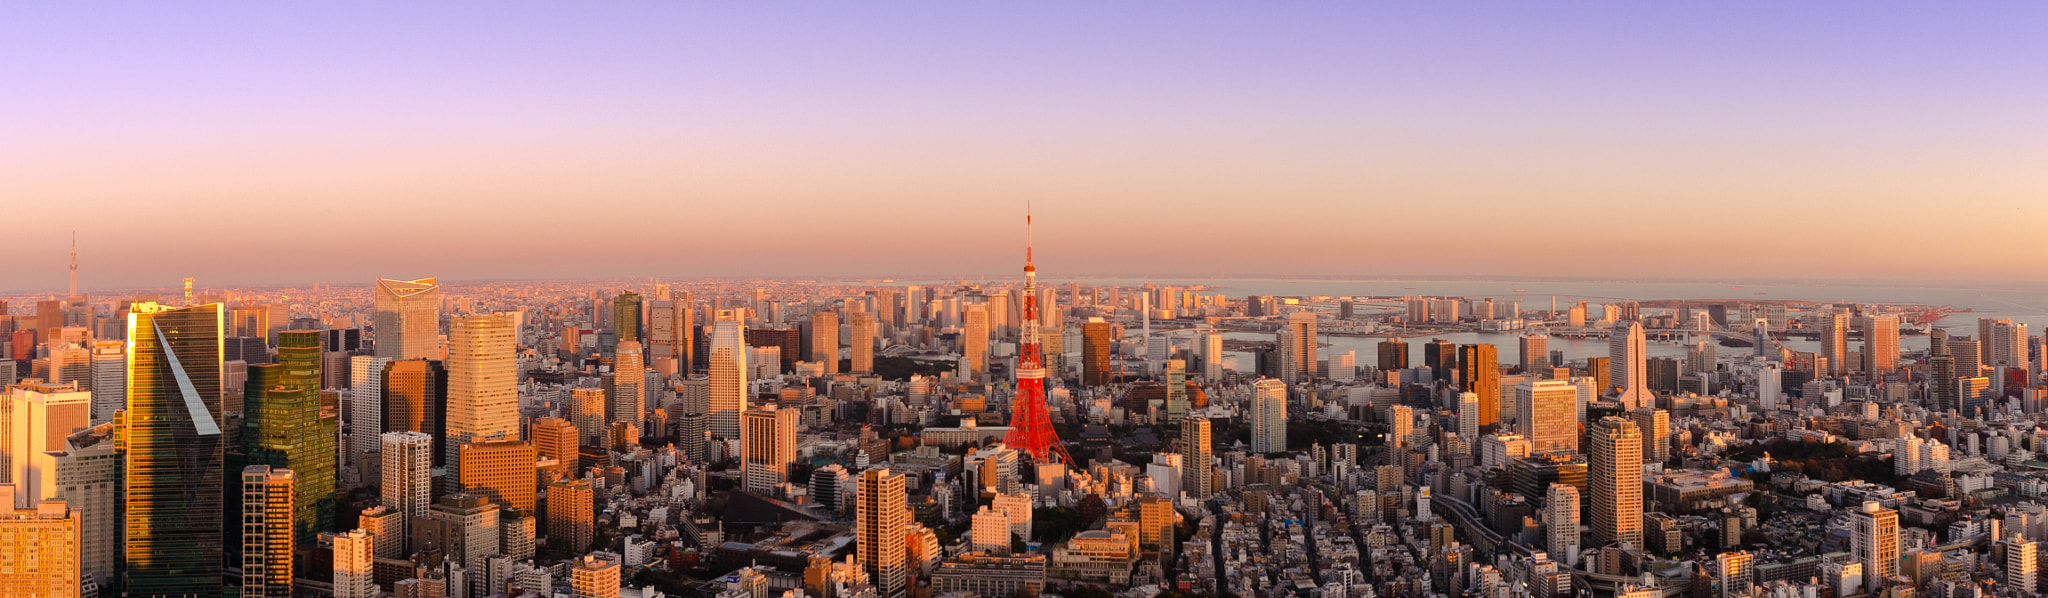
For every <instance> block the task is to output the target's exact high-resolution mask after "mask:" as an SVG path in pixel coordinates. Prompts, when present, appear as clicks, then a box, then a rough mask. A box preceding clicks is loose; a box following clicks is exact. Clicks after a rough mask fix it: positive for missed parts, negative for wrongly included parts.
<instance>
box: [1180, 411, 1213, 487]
mask: <svg viewBox="0 0 2048 598" xmlns="http://www.w3.org/2000/svg"><path fill="white" fill-rule="evenodd" d="M1212 446H1213V445H1212V444H1211V440H1210V437H1209V418H1206V417H1190V418H1187V419H1183V420H1181V422H1180V451H1181V476H1180V487H1181V490H1182V491H1184V492H1186V493H1187V495H1188V496H1189V497H1190V498H1195V499H1205V498H1208V497H1209V495H1210V494H1213V493H1215V486H1214V484H1213V483H1212V482H1211V473H1210V470H1209V468H1210V463H1211V460H1212V457H1211V456H1210V451H1211V450H1212V449H1211V447H1212Z"/></svg>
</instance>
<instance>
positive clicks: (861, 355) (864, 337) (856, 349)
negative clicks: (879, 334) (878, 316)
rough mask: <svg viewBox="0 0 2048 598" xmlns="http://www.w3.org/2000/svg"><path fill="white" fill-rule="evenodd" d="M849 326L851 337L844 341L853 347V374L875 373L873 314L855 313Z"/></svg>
mask: <svg viewBox="0 0 2048 598" xmlns="http://www.w3.org/2000/svg"><path fill="white" fill-rule="evenodd" d="M852 320H853V323H852V325H851V326H849V327H848V328H849V330H850V332H851V334H852V335H851V336H849V337H848V338H847V339H846V341H847V343H848V344H849V345H852V347H853V351H852V353H853V363H852V366H853V373H856V374H872V373H875V314H871V313H868V312H865V311H856V312H853V315H852Z"/></svg>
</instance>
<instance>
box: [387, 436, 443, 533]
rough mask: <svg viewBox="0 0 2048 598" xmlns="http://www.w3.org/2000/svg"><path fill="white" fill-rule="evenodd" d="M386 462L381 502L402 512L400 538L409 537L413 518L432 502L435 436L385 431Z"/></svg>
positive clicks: (421, 513)
mask: <svg viewBox="0 0 2048 598" xmlns="http://www.w3.org/2000/svg"><path fill="white" fill-rule="evenodd" d="M379 450H381V451H383V458H384V462H383V463H382V467H381V471H382V472H383V478H384V479H383V484H382V485H381V486H380V487H379V489H380V490H381V491H382V495H381V496H380V499H381V503H382V504H383V505H384V506H386V507H390V508H391V510H393V511H397V512H398V513H399V515H400V517H399V525H400V526H401V527H402V528H403V529H402V530H401V534H400V535H401V537H409V536H410V532H411V530H412V519H413V518H415V517H420V516H423V515H426V514H427V507H428V506H431V505H432V504H433V488H432V487H431V486H429V484H430V483H432V479H431V478H429V477H428V472H429V471H430V470H432V469H433V467H434V455H433V453H434V437H432V436H428V435H426V434H424V433H420V432H385V433H384V436H383V438H382V443H381V444H380V449H379Z"/></svg>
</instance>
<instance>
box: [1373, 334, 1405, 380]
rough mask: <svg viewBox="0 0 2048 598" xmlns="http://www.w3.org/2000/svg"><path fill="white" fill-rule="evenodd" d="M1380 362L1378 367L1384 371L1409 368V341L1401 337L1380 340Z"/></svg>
mask: <svg viewBox="0 0 2048 598" xmlns="http://www.w3.org/2000/svg"><path fill="white" fill-rule="evenodd" d="M1379 350H1380V355H1379V357H1380V358H1379V362H1378V363H1377V364H1375V367H1376V369H1378V370H1379V371H1382V372H1391V371H1395V370H1405V369H1408V342H1407V341H1404V340H1401V339H1400V338H1399V337H1395V338H1393V339H1389V340H1384V341H1380V344H1379Z"/></svg>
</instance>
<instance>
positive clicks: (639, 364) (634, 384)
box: [605, 341, 647, 426]
mask: <svg viewBox="0 0 2048 598" xmlns="http://www.w3.org/2000/svg"><path fill="white" fill-rule="evenodd" d="M612 359H613V361H612V397H611V402H610V404H609V405H608V406H607V408H606V409H605V423H607V424H619V423H626V424H632V425H635V426H638V425H640V421H641V419H642V417H641V416H642V415H643V414H644V413H645V412H646V409H647V366H646V365H645V360H644V358H643V356H642V353H641V349H640V343H639V342H638V341H619V347H618V350H617V351H615V352H614V353H613V358H612Z"/></svg>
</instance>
